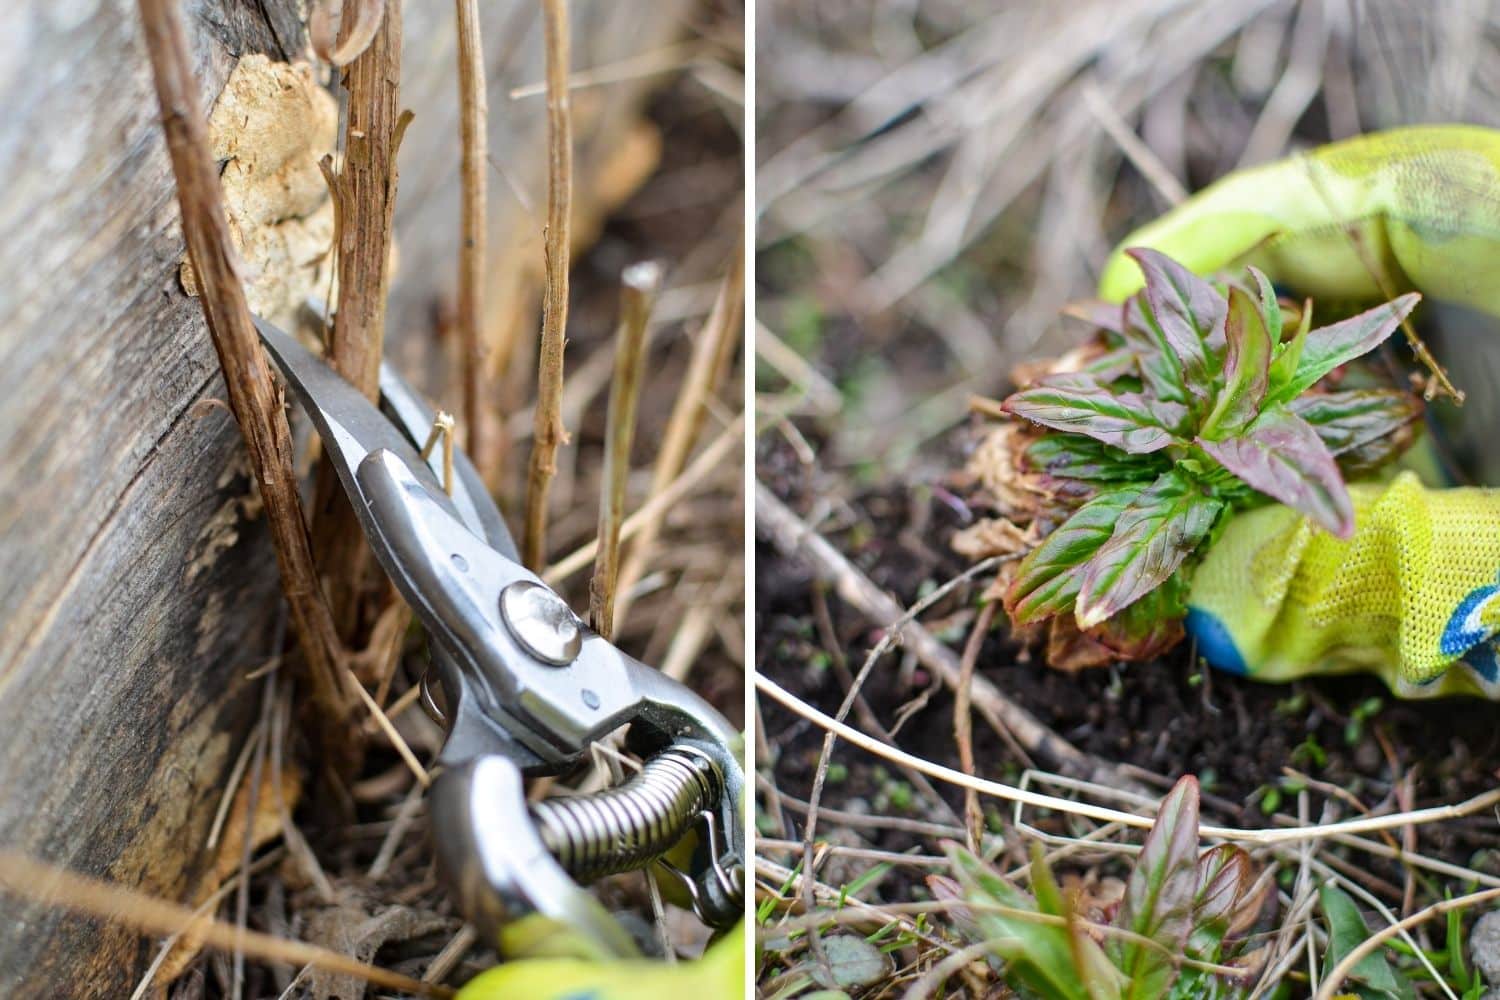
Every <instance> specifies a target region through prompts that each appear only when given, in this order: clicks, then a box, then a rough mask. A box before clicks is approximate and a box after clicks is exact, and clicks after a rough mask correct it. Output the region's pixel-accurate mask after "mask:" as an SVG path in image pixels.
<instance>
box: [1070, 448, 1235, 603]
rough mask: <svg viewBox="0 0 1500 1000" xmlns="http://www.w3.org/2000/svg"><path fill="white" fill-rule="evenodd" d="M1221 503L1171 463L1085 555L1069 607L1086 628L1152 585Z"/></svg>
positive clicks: (1204, 530) (1203, 531) (1204, 529)
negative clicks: (1107, 535) (1105, 537)
mask: <svg viewBox="0 0 1500 1000" xmlns="http://www.w3.org/2000/svg"><path fill="white" fill-rule="evenodd" d="M1223 507H1224V504H1223V502H1222V501H1220V500H1218V499H1216V498H1214V497H1211V496H1209V495H1208V494H1207V493H1205V492H1204V491H1203V489H1202V488H1201V487H1200V486H1199V485H1198V484H1197V483H1195V482H1194V481H1193V480H1192V479H1191V478H1190V477H1189V476H1188V475H1187V473H1185V472H1184V471H1183V470H1181V469H1179V468H1172V469H1170V470H1168V471H1167V472H1164V473H1162V475H1161V476H1159V477H1158V478H1157V480H1156V481H1155V482H1154V483H1152V484H1151V485H1150V486H1148V487H1147V488H1146V489H1145V490H1143V491H1142V492H1141V494H1140V496H1138V497H1137V498H1136V499H1135V501H1134V502H1133V503H1132V504H1130V506H1129V507H1127V508H1126V509H1125V510H1124V511H1123V512H1121V514H1120V519H1119V521H1118V522H1117V523H1116V525H1115V529H1114V532H1113V534H1111V535H1110V539H1109V541H1108V542H1105V543H1104V544H1103V545H1102V546H1100V547H1099V550H1098V551H1097V552H1095V553H1094V555H1093V557H1092V558H1091V559H1090V560H1089V562H1088V566H1087V568H1086V569H1085V570H1084V571H1083V577H1082V579H1081V580H1080V581H1079V586H1078V598H1077V601H1076V603H1075V606H1074V610H1073V613H1074V615H1075V616H1076V617H1077V619H1078V627H1079V628H1081V629H1090V628H1093V627H1094V626H1095V625H1098V624H1099V623H1100V622H1103V621H1104V620H1105V619H1107V618H1109V617H1110V616H1111V615H1114V614H1117V613H1118V612H1120V611H1121V610H1123V609H1125V608H1127V607H1129V606H1130V605H1131V604H1133V603H1135V601H1137V600H1139V599H1140V598H1142V597H1144V596H1145V595H1146V594H1148V593H1150V592H1151V591H1152V590H1153V589H1155V588H1156V587H1157V586H1158V585H1159V584H1161V583H1162V581H1164V580H1166V579H1167V577H1169V576H1171V575H1172V574H1173V573H1174V572H1175V571H1176V570H1177V567H1179V566H1181V565H1182V562H1183V560H1184V559H1186V558H1187V556H1188V554H1189V553H1190V552H1192V551H1193V549H1194V548H1195V547H1196V546H1197V545H1198V543H1199V542H1201V541H1203V539H1204V538H1206V537H1208V533H1209V531H1210V530H1211V529H1212V528H1213V525H1214V520H1215V519H1216V518H1217V517H1218V516H1219V511H1221V510H1222V509H1223Z"/></svg>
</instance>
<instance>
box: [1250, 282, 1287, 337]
mask: <svg viewBox="0 0 1500 1000" xmlns="http://www.w3.org/2000/svg"><path fill="white" fill-rule="evenodd" d="M1247 270H1248V271H1249V272H1250V277H1252V278H1254V279H1255V288H1256V291H1258V292H1259V293H1260V312H1261V315H1262V316H1264V317H1265V318H1266V330H1267V332H1269V333H1270V334H1271V343H1272V344H1279V343H1281V301H1280V300H1279V299H1278V298H1276V288H1275V286H1273V285H1272V284H1271V279H1270V278H1267V277H1266V276H1265V275H1264V274H1262V273H1261V271H1260V268H1257V267H1251V268H1247Z"/></svg>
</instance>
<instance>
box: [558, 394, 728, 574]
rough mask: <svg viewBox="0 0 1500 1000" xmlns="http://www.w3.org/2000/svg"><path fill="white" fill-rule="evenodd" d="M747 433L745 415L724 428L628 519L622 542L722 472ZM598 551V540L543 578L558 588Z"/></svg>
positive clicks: (565, 559)
mask: <svg viewBox="0 0 1500 1000" xmlns="http://www.w3.org/2000/svg"><path fill="white" fill-rule="evenodd" d="M744 433H745V415H744V414H743V413H742V414H740V415H739V416H738V417H736V418H735V419H734V421H733V422H732V423H731V424H730V425H729V426H728V427H726V428H724V431H723V433H721V434H720V435H719V436H718V437H717V438H715V439H714V441H713V443H712V444H710V445H709V446H708V447H707V448H704V449H703V451H702V452H700V453H699V454H698V457H697V458H696V459H694V460H693V464H692V465H690V466H688V467H687V469H685V470H684V471H683V473H682V475H680V476H678V477H677V478H676V479H674V480H673V481H672V483H671V485H670V486H668V487H667V488H666V489H664V490H662V491H661V492H660V493H658V494H656V495H655V496H653V497H652V498H651V499H650V500H648V501H646V503H645V504H643V505H642V506H641V508H640V510H638V511H636V512H635V513H634V514H631V515H630V516H629V517H627V518H626V519H625V523H624V524H622V525H621V526H620V538H621V540H622V541H623V540H625V539H629V538H631V537H633V536H634V535H635V533H636V532H638V531H640V530H642V529H643V528H644V527H645V526H646V525H647V524H649V523H650V522H652V521H654V520H657V519H658V518H660V517H661V516H662V515H663V514H664V513H666V511H667V509H668V508H670V507H671V506H672V505H673V504H675V503H677V502H678V501H680V500H681V499H682V498H683V497H685V496H687V495H688V494H689V493H691V492H692V491H693V490H695V489H697V488H698V485H699V484H700V483H701V482H702V481H703V480H704V479H706V478H707V477H708V475H709V474H710V473H712V472H713V471H714V470H715V469H718V468H720V466H721V464H722V463H723V462H724V460H725V459H726V458H728V457H729V454H730V451H731V449H733V448H734V447H735V445H737V444H738V443H739V441H740V437H741V435H743V434H744ZM598 550H599V540H598V539H597V538H596V539H594V540H593V541H592V542H589V543H588V544H586V545H581V546H579V547H578V548H577V549H575V550H574V551H572V552H570V553H568V555H567V556H566V557H564V558H562V559H559V560H558V561H557V562H556V563H555V564H553V565H551V566H548V567H547V568H546V569H545V570H543V571H542V573H541V577H542V579H543V580H545V581H547V583H549V584H551V585H552V586H557V584H559V583H561V582H562V581H564V580H566V579H567V578H568V577H570V576H572V575H573V574H574V573H576V572H578V571H579V570H581V569H583V567H585V566H587V565H588V564H589V560H590V559H593V558H594V554H595V553H596V552H597V551H598Z"/></svg>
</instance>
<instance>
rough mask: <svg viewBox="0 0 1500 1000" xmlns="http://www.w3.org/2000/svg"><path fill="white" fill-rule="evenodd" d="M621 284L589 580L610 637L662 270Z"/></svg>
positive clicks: (593, 616)
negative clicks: (628, 478) (644, 376)
mask: <svg viewBox="0 0 1500 1000" xmlns="http://www.w3.org/2000/svg"><path fill="white" fill-rule="evenodd" d="M621 280H622V282H623V288H622V289H621V292H620V330H619V334H618V335H617V337H616V342H617V345H618V346H617V348H616V351H615V374H614V381H613V384H612V385H611V386H610V390H609V416H608V421H607V424H606V430H605V434H604V438H605V441H604V469H603V473H602V475H601V476H600V487H599V493H600V498H599V551H598V553H597V554H596V555H595V557H594V576H593V579H591V580H590V581H589V623H590V624H591V625H592V626H593V628H594V631H595V632H598V633H599V634H600V635H602V636H604V637H605V638H606V639H608V638H609V637H610V636H611V635H613V634H614V619H615V583H616V582H617V576H618V573H619V556H620V522H621V521H622V520H624V518H625V478H626V476H628V475H629V473H630V444H631V442H632V441H633V440H634V439H635V408H636V402H637V401H638V400H639V399H640V396H641V376H642V374H643V373H644V370H645V364H646V343H647V333H648V332H649V330H650V322H651V307H652V306H653V305H654V304H655V302H656V293H657V291H658V290H659V289H660V288H661V266H660V265H658V264H655V263H650V262H648V263H642V264H636V265H634V266H632V267H629V268H626V270H625V273H624V275H622V276H621Z"/></svg>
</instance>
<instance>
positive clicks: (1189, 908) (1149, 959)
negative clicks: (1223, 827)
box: [1109, 774, 1198, 1000]
mask: <svg viewBox="0 0 1500 1000" xmlns="http://www.w3.org/2000/svg"><path fill="white" fill-rule="evenodd" d="M1197 888H1198V779H1197V778H1195V777H1193V776H1192V775H1190V774H1189V775H1184V776H1183V777H1182V778H1180V779H1179V780H1178V782H1177V784H1176V785H1174V786H1172V790H1171V791H1170V792H1168V793H1167V795H1166V797H1165V798H1164V799H1162V803H1161V808H1160V809H1158V810H1157V813H1156V822H1155V823H1154V824H1152V827H1151V833H1150V834H1149V835H1147V837H1146V843H1145V844H1144V845H1142V847H1141V853H1140V855H1139V857H1137V858H1136V862H1135V868H1134V869H1132V871H1131V873H1130V880H1129V881H1128V882H1126V883H1125V900H1124V902H1123V904H1122V905H1121V907H1120V912H1119V915H1118V916H1117V917H1116V918H1115V926H1116V927H1120V928H1123V929H1125V930H1129V931H1134V932H1135V933H1136V934H1139V935H1141V936H1142V937H1147V938H1150V939H1151V940H1153V941H1155V942H1157V943H1158V944H1160V945H1162V946H1163V947H1164V948H1165V949H1166V954H1163V953H1161V952H1160V951H1157V950H1156V949H1153V948H1148V947H1146V946H1145V945H1143V944H1140V943H1138V942H1135V941H1131V940H1129V939H1125V938H1112V939H1111V940H1110V945H1109V947H1110V952H1111V957H1112V958H1113V959H1114V961H1115V965H1116V966H1118V967H1119V969H1120V971H1121V972H1123V973H1124V974H1125V977H1126V979H1128V980H1129V981H1130V992H1129V994H1127V995H1128V996H1130V997H1132V998H1137V997H1138V998H1141V1000H1146V998H1155V997H1160V996H1165V995H1166V992H1167V988H1168V987H1169V986H1171V984H1172V980H1174V979H1176V978H1177V968H1176V967H1175V966H1174V965H1173V964H1172V960H1171V958H1170V956H1171V955H1175V954H1179V953H1180V952H1181V951H1182V947H1183V944H1184V943H1185V942H1186V941H1187V937H1188V932H1189V930H1190V929H1191V926H1192V915H1193V903H1194V898H1195V893H1196V891H1197Z"/></svg>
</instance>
